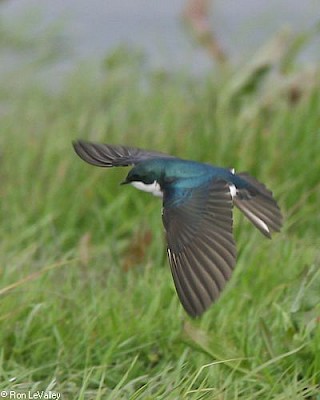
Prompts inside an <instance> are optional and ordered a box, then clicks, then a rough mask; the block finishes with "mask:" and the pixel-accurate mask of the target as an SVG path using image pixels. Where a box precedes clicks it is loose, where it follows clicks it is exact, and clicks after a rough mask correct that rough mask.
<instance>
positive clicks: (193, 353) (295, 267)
mask: <svg viewBox="0 0 320 400" xmlns="http://www.w3.org/2000/svg"><path fill="white" fill-rule="evenodd" d="M251 72H252V71H251ZM260 72H261V71H260ZM286 78H287V77H286ZM15 79H16V80H15ZM283 80H285V78H283ZM18 82H19V77H18V76H16V78H15V77H14V76H13V75H11V76H10V80H6V79H4V78H3V77H2V78H1V87H2V89H1V90H0V114H1V125H0V165H1V168H0V174H1V185H0V193H1V208H0V210H1V211H0V212H1V230H0V235H1V240H0V285H1V286H0V301H1V307H0V388H1V389H3V390H9V389H10V390H15V391H16V392H17V393H18V392H26V391H31V392H32V393H33V392H35V391H36V390H47V391H49V390H52V391H55V392H58V393H61V394H62V398H63V399H85V400H91V399H150V400H151V399H219V400H222V399H224V400H227V399H245V400H248V399H278V400H280V399H283V400H287V399H310V400H311V399H313V400H315V399H319V398H320V397H319V396H320V395H319V392H320V388H319V382H320V373H319V371H320V306H319V303H320V302H319V298H320V250H319V249H320V211H319V204H320V183H319V182H320V157H319V154H320V85H319V84H318V83H315V84H314V85H313V88H312V90H305V89H306V87H305V86H304V85H302V89H299V90H298V89H297V88H296V87H295V86H292V87H291V86H290V85H289V86H285V87H282V86H281V85H280V83H277V84H274V83H273V78H272V75H271V76H270V75H268V78H267V76H266V75H263V74H255V73H251V75H250V73H249V75H248V74H247V75H246V71H238V72H237V73H232V72H229V73H226V74H223V73H220V74H218V73H217V72H215V73H214V74H213V75H212V76H211V75H209V76H207V77H201V78H198V79H195V78H191V77H190V76H188V75H187V74H183V73H181V74H167V73H165V72H161V71H160V72H147V71H146V70H145V69H144V68H143V65H142V64H141V60H139V58H135V57H132V59H130V57H129V58H126V57H121V54H120V57H118V56H117V55H116V56H114V57H110V58H109V59H108V60H107V62H106V63H105V66H104V68H103V71H102V74H101V76H100V78H99V79H96V78H94V76H93V74H91V73H90V71H89V70H85V71H82V72H79V73H77V74H74V75H73V76H71V77H69V78H68V79H66V81H65V84H64V85H63V88H62V89H61V90H58V91H56V92H54V93H51V94H48V93H47V92H46V91H45V90H43V89H40V88H38V87H36V85H32V86H28V85H27V86H26V85H24V86H20V87H19V85H18ZM239 82H240V83H239ZM76 138H83V139H90V140H94V141H102V142H110V143H119V144H131V145H136V146H139V147H145V148H149V149H157V150H160V151H164V152H170V153H173V154H175V155H178V156H181V157H185V158H190V159H196V160H199V161H204V162H211V163H213V164H216V165H221V166H227V167H232V166H234V167H235V168H236V170H238V171H239V170H247V171H250V173H251V174H253V175H254V176H256V177H258V178H259V179H260V180H262V181H263V182H265V183H267V185H268V186H269V187H270V188H271V189H272V190H273V192H274V193H275V196H276V198H277V199H278V200H279V204H280V205H281V208H282V210H283V213H284V215H285V224H284V229H283V231H282V232H281V233H280V234H278V235H276V236H275V237H274V239H273V240H272V241H269V240H266V239H265V238H264V237H263V236H262V235H261V234H260V233H259V232H258V231H257V230H256V229H255V228H254V227H253V226H252V225H251V224H250V223H249V222H248V221H247V220H245V219H244V218H243V217H242V216H240V214H239V212H237V211H236V212H235V237H236V241H237V246H238V261H237V268H236V271H235V273H234V275H233V277H232V280H231V281H230V283H229V285H228V287H227V289H226V290H225V292H224V293H223V296H222V297H221V299H220V300H219V301H218V302H217V303H216V304H214V305H213V306H212V307H211V309H210V310H209V311H208V312H207V313H205V315H204V316H203V317H202V318H200V319H198V320H191V319H190V318H189V317H188V316H187V315H186V314H185V312H184V311H183V309H182V307H181V305H180V304H179V302H178V299H177V296H176V294H175V290H174V286H173V282H172V279H171V276H170V271H169V267H168V262H167V260H166V253H165V243H164V237H163V227H162V222H161V214H160V210H161V202H159V200H158V199H156V198H153V197H151V196H150V195H147V194H144V193H141V192H137V191H136V190H135V189H133V188H130V187H120V186H119V182H120V180H122V179H123V178H124V176H125V174H126V170H125V169H120V170H118V169H116V170H108V171H106V170H103V169H99V168H94V167H91V166H89V165H87V164H85V163H83V162H81V161H80V160H79V159H78V158H77V156H76V155H75V154H74V152H73V149H72V146H71V141H72V140H73V139H76Z"/></svg>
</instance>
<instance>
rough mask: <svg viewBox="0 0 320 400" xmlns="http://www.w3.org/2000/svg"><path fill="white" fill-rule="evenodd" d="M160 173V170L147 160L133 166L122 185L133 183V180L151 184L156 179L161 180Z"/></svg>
mask: <svg viewBox="0 0 320 400" xmlns="http://www.w3.org/2000/svg"><path fill="white" fill-rule="evenodd" d="M160 175H161V174H160V173H159V171H158V170H157V169H156V168H154V167H152V166H150V165H149V164H148V163H147V162H146V163H141V164H138V165H136V166H135V167H133V168H132V169H131V170H130V171H129V173H128V175H127V177H126V179H125V180H124V181H123V182H121V184H122V185H125V184H128V183H132V182H141V183H144V184H145V185H150V184H152V183H153V182H154V181H156V182H159V180H160Z"/></svg>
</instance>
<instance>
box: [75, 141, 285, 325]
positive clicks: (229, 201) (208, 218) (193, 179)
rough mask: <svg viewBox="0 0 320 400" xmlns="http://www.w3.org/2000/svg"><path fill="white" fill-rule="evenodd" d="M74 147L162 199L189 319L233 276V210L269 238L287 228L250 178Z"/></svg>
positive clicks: (143, 155)
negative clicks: (120, 170) (127, 168)
mask: <svg viewBox="0 0 320 400" xmlns="http://www.w3.org/2000/svg"><path fill="white" fill-rule="evenodd" d="M73 146H74V149H75V151H76V153H77V154H78V156H79V157H80V158H82V159H83V160H84V161H86V162H87V163H89V164H92V165H96V166H98V167H123V166H132V165H133V168H132V169H131V170H130V171H129V173H128V175H127V177H126V179H125V180H124V182H122V184H128V183H130V184H131V185H133V186H134V187H136V188H137V189H140V190H144V191H146V192H150V193H152V194H153V195H155V196H159V197H162V199H163V200H162V201H163V210H162V221H163V225H164V228H165V234H166V240H167V253H168V259H169V263H170V267H171V273H172V276H173V280H174V284H175V287H176V291H177V293H178V296H179V299H180V301H181V303H182V305H183V307H184V309H185V310H186V312H187V313H188V314H189V315H190V316H191V317H196V316H200V315H201V314H202V313H203V312H204V311H206V310H207V308H208V307H209V306H210V305H211V304H212V302H213V301H215V300H216V299H217V298H218V297H219V294H220V293H221V291H222V289H223V288H224V286H225V284H226V282H227V281H228V280H229V278H230V276H231V273H232V270H233V269H234V266H235V262H236V246H235V241H234V238H233V233H232V225H233V218H232V209H233V205H236V206H237V207H238V208H239V209H240V210H241V211H242V212H243V213H244V215H245V216H246V217H247V218H248V219H249V220H250V221H251V222H252V223H253V225H255V226H256V227H257V228H258V229H259V230H260V232H262V233H263V234H264V235H265V236H266V237H268V238H271V235H272V234H273V233H274V232H279V231H280V228H281V226H282V215H281V211H280V209H279V206H278V205H277V203H276V201H275V200H274V198H273V196H272V192H271V191H270V190H268V189H267V188H266V187H265V186H264V185H263V184H262V183H260V182H258V181H257V180H256V179H255V178H253V177H252V176H250V175H249V174H248V173H246V172H240V173H237V174H236V173H235V171H234V170H233V169H231V170H230V169H226V168H220V167H215V166H213V165H210V164H204V163H199V162H196V161H189V160H184V159H181V158H178V157H173V156H170V155H167V154H164V153H159V152H155V151H146V150H142V149H139V148H134V147H127V146H118V145H110V144H97V143H90V142H85V141H82V140H78V141H75V142H74V143H73Z"/></svg>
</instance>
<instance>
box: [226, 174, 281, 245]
mask: <svg viewBox="0 0 320 400" xmlns="http://www.w3.org/2000/svg"><path fill="white" fill-rule="evenodd" d="M237 176H239V177H240V178H241V179H243V180H244V181H246V182H248V183H249V184H250V185H251V187H252V189H253V190H252V191H247V190H246V189H238V190H237V195H236V196H235V197H234V199H233V202H234V204H235V205H236V206H237V207H238V208H239V209H240V210H241V211H242V212H243V213H244V215H245V216H246V217H247V218H248V219H249V220H250V221H251V222H252V223H253V225H254V226H255V227H257V228H258V229H259V230H260V232H262V233H263V234H264V235H265V236H267V237H268V238H271V235H272V233H274V232H279V231H280V229H281V227H282V214H281V211H280V208H279V206H278V204H277V202H276V201H275V199H274V198H273V195H272V192H271V191H270V190H269V189H267V188H266V187H265V185H264V184H263V183H261V182H259V181H257V180H256V179H255V178H253V177H252V176H251V175H249V174H248V173H247V172H240V173H238V174H237Z"/></svg>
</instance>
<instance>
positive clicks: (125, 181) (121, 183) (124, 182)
mask: <svg viewBox="0 0 320 400" xmlns="http://www.w3.org/2000/svg"><path fill="white" fill-rule="evenodd" d="M128 183H130V182H129V181H127V180H126V179H125V180H124V181H122V182H120V185H127V184H128Z"/></svg>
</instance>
